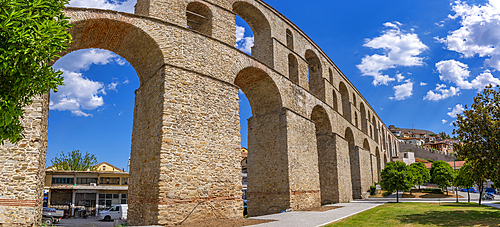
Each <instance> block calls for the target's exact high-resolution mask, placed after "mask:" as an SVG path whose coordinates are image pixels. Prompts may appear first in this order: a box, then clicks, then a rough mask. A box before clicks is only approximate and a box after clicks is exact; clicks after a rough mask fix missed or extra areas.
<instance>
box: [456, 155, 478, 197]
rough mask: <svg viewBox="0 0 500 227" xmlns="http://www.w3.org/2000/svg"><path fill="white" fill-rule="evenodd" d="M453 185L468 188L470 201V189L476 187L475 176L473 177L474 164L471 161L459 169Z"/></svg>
mask: <svg viewBox="0 0 500 227" xmlns="http://www.w3.org/2000/svg"><path fill="white" fill-rule="evenodd" d="M453 185H455V186H458V187H462V188H467V197H468V200H467V201H468V202H469V203H470V192H469V189H470V188H472V187H474V178H473V177H472V166H471V165H470V163H468V162H465V164H464V165H463V166H462V167H461V168H460V170H458V174H457V175H456V176H455V180H454V181H453Z"/></svg>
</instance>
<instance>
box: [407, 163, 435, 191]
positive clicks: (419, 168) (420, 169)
mask: <svg viewBox="0 0 500 227" xmlns="http://www.w3.org/2000/svg"><path fill="white" fill-rule="evenodd" d="M408 169H409V170H410V171H411V173H412V175H413V185H418V187H419V189H420V185H423V184H424V183H427V182H429V181H430V180H431V173H430V171H429V169H427V167H425V164H424V163H421V162H415V163H412V164H411V165H410V166H408Z"/></svg>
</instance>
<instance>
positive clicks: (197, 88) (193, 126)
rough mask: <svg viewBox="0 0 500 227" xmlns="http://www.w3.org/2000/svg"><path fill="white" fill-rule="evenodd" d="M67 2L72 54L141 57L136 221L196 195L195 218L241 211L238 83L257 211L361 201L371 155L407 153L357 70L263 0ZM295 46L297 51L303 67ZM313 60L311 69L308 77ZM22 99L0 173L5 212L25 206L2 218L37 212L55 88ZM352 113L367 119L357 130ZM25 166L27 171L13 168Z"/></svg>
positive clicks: (176, 210)
mask: <svg viewBox="0 0 500 227" xmlns="http://www.w3.org/2000/svg"><path fill="white" fill-rule="evenodd" d="M200 4H201V5H200ZM64 12H65V14H66V16H68V17H70V20H71V22H72V23H74V24H75V26H74V27H73V28H72V30H71V33H72V35H73V37H74V42H73V44H72V46H71V51H72V50H77V49H83V48H102V49H108V50H111V51H113V52H115V53H117V54H119V55H121V56H122V57H124V58H126V59H127V61H129V62H130V63H131V65H132V66H133V67H134V68H135V69H136V71H137V74H138V75H139V78H140V81H141V88H140V89H138V91H137V93H136V106H135V111H134V134H133V141H132V148H131V150H132V151H131V153H132V160H131V168H130V171H131V177H130V182H129V183H130V187H129V190H130V193H129V194H130V196H129V204H130V205H129V206H130V208H129V209H130V210H131V211H130V212H129V216H130V217H129V219H130V223H131V224H134V225H149V224H173V223H178V222H179V221H181V220H182V219H183V218H185V217H186V216H187V215H188V214H189V212H190V211H191V210H192V209H193V208H194V207H195V206H196V205H197V204H199V203H200V202H203V203H201V204H200V205H199V208H198V209H196V210H195V211H194V212H193V214H192V215H191V217H190V218H191V219H202V218H210V217H212V213H211V212H212V211H211V210H210V208H209V207H210V206H211V205H215V207H218V208H220V209H219V211H220V212H221V213H223V214H224V215H225V216H227V217H239V216H241V215H242V209H243V203H242V199H241V173H240V172H241V166H240V160H239V159H240V157H239V153H240V125H239V115H238V109H239V106H238V90H239V89H241V90H242V91H243V92H244V93H245V94H246V95H247V97H248V98H249V101H250V103H251V106H252V112H253V116H252V118H250V119H249V148H250V149H249V150H250V151H249V156H248V181H249V188H248V209H249V214H250V215H251V216H255V215H260V214H264V213H265V212H266V210H267V209H268V208H269V207H272V206H279V207H280V208H283V209H286V208H291V209H292V210H300V209H304V208H309V207H317V206H320V205H321V202H332V201H333V202H347V201H350V200H352V199H353V197H354V198H360V197H365V196H366V195H367V194H368V190H369V186H370V185H371V184H372V183H373V179H376V178H377V176H374V175H375V174H377V173H375V171H373V168H372V166H375V165H374V159H375V162H376V163H379V162H380V161H378V159H377V158H376V157H382V156H383V157H384V158H383V159H384V165H381V166H382V167H383V166H385V163H386V162H387V159H390V158H391V157H392V156H393V155H397V149H396V145H397V143H396V142H395V138H394V136H392V135H388V138H387V140H388V142H389V146H388V147H387V148H386V147H385V146H381V145H380V144H379V143H380V141H382V140H380V139H379V138H378V130H381V132H383V131H384V130H386V129H387V127H386V126H385V125H383V124H381V127H383V128H384V130H382V129H381V128H380V127H379V126H378V125H377V124H379V123H378V122H382V121H381V120H380V119H379V118H378V116H377V115H376V113H375V111H374V110H373V108H371V106H370V105H369V104H368V102H366V100H365V99H364V98H363V96H362V95H361V94H360V93H359V91H358V90H357V89H356V88H355V87H354V86H353V85H352V83H350V81H349V80H348V78H347V77H346V76H345V75H344V74H343V73H342V72H341V71H340V69H338V67H337V66H335V64H334V63H333V62H332V60H331V59H330V58H329V57H328V56H327V55H326V54H325V53H324V52H323V51H322V50H321V49H320V48H319V47H318V46H317V45H316V44H315V43H314V42H313V41H312V40H311V39H310V38H309V37H307V35H305V34H304V32H303V31H301V30H300V29H299V28H298V27H297V26H295V25H294V24H293V23H291V22H290V21H289V20H288V19H287V18H285V17H284V16H283V15H281V14H280V13H279V12H277V11H276V10H275V9H273V8H272V7H270V6H269V5H267V4H266V3H264V2H263V1H261V0H246V1H235V0H225V1H214V0H207V1H195V0H185V1H173V0H138V2H137V5H136V9H135V14H127V13H119V12H114V11H109V10H95V9H93V10H89V9H78V8H67V9H65V10H64ZM190 12H192V13H196V14H198V15H201V16H203V18H196V17H193V15H192V13H190ZM235 15H239V16H241V17H242V18H243V19H244V20H246V21H247V22H248V24H249V25H250V26H251V27H252V30H253V31H254V34H255V46H254V48H253V50H252V51H253V52H252V56H249V55H247V54H245V53H243V52H241V51H239V50H237V49H236V48H234V45H235V37H234V30H235V22H234V19H235ZM202 19H204V20H202ZM193 21H194V22H197V23H194V22H193ZM193 23H194V24H196V25H194V24H193ZM197 25H200V26H197ZM292 44H293V45H292ZM289 56H292V57H293V58H295V60H296V61H297V62H296V65H295V62H294V67H297V70H296V71H295V69H294V70H293V73H290V67H289V59H290V58H289ZM311 69H313V70H312V73H313V74H314V79H312V80H311V81H308V79H307V78H308V73H311ZM350 96H353V97H352V99H351V98H350ZM357 102H360V104H359V106H360V109H361V110H358V109H357V106H358V104H357ZM25 109H26V110H27V112H26V116H25V122H24V125H25V127H26V138H25V139H23V140H22V141H21V142H19V143H18V144H9V143H7V144H6V145H4V146H0V151H1V154H2V155H3V156H0V159H1V160H8V161H9V162H8V163H9V164H5V163H6V162H0V170H2V178H3V179H6V180H7V181H6V182H7V183H4V182H0V189H1V191H2V192H5V193H4V197H2V198H0V213H3V214H8V213H10V212H17V214H16V216H8V215H7V216H0V224H1V223H23V224H26V225H33V224H34V223H38V220H39V218H40V211H41V203H40V201H41V195H42V188H43V187H41V186H43V180H42V179H44V176H45V175H44V169H45V152H46V141H47V131H46V130H47V119H48V117H47V116H48V96H43V97H40V98H39V99H37V100H35V102H34V104H33V105H31V106H28V107H26V108H25ZM365 111H366V113H367V114H366V115H365V114H364V112H365ZM353 112H354V113H353ZM358 112H360V113H358ZM352 116H358V117H361V126H360V127H359V126H358V127H356V124H357V123H356V124H355V123H352V122H353V121H354V120H353V119H352ZM366 119H367V120H366ZM370 121H371V122H370ZM33 122H35V123H33ZM356 122H357V121H356ZM365 124H366V126H365ZM368 128H369V130H368ZM373 130H375V133H373ZM368 133H369V134H368ZM373 134H375V135H373ZM365 140H366V141H367V143H366V144H365V143H364V142H365ZM377 151H378V152H379V153H378V154H376V152H377ZM391 151H392V152H391ZM20 154H23V155H20ZM387 156H389V158H388V157H387ZM323 157H324V159H323ZM16 165H27V166H28V168H27V169H29V170H26V171H25V172H21V173H19V172H16V171H15V170H16V169H15V166H16ZM375 169H377V170H378V167H376V168H375ZM12 185H18V186H19V187H21V186H20V185H30V187H31V188H33V189H32V190H26V191H23V192H21V193H13V192H10V191H9V190H7V188H10V187H13V186H12ZM326 185H328V186H326Z"/></svg>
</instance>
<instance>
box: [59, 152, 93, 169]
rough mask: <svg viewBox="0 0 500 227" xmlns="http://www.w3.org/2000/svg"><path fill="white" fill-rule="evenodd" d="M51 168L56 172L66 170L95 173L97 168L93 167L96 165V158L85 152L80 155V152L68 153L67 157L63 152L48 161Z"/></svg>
mask: <svg viewBox="0 0 500 227" xmlns="http://www.w3.org/2000/svg"><path fill="white" fill-rule="evenodd" d="M50 162H51V163H52V166H53V167H54V168H55V169H56V170H66V171H87V170H90V171H95V170H97V168H96V167H95V165H96V164H97V158H96V157H95V155H94V154H89V153H87V152H85V154H82V153H81V152H80V150H74V151H71V152H68V155H65V154H64V152H61V154H59V156H58V157H54V158H53V159H52V160H50Z"/></svg>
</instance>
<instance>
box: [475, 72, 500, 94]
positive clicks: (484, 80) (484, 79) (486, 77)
mask: <svg viewBox="0 0 500 227" xmlns="http://www.w3.org/2000/svg"><path fill="white" fill-rule="evenodd" d="M490 84H492V85H500V80H499V79H498V78H494V77H493V75H492V74H491V72H490V71H489V70H486V71H484V72H483V73H481V74H479V76H477V77H476V78H475V79H474V80H472V82H471V85H472V87H473V88H475V89H477V90H483V89H484V87H486V85H490Z"/></svg>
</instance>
